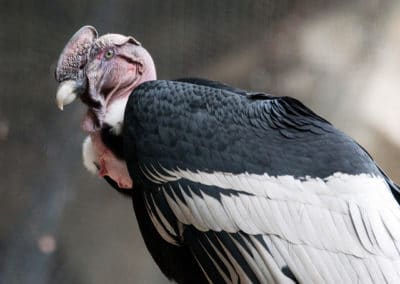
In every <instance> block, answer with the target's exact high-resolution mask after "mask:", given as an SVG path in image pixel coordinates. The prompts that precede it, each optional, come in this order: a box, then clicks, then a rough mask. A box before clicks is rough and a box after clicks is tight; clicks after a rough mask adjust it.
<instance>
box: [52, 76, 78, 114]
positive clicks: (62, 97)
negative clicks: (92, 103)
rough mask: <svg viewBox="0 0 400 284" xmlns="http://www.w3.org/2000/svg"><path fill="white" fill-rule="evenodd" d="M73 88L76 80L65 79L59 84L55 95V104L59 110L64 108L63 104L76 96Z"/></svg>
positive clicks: (68, 102) (71, 100)
mask: <svg viewBox="0 0 400 284" xmlns="http://www.w3.org/2000/svg"><path fill="white" fill-rule="evenodd" d="M75 89H76V82H74V81H65V82H62V83H61V84H60V86H59V88H58V91H57V95H56V104H57V107H58V108H59V109H60V110H64V106H65V105H67V104H70V103H72V102H73V101H74V100H75V98H76V96H77V94H76V93H75Z"/></svg>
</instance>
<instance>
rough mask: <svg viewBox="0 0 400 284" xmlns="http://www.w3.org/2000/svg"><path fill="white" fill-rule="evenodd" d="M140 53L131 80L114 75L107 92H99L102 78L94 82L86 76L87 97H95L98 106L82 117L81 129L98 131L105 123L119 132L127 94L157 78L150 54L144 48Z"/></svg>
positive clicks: (116, 132) (115, 131)
mask: <svg viewBox="0 0 400 284" xmlns="http://www.w3.org/2000/svg"><path fill="white" fill-rule="evenodd" d="M140 53H141V54H140V62H138V63H136V66H135V68H136V76H132V77H131V79H132V81H131V82H130V83H129V84H127V83H126V79H127V78H123V79H121V78H119V76H115V77H116V78H117V79H116V80H115V81H114V82H113V86H114V88H112V89H111V90H109V91H108V93H107V94H100V92H101V90H102V87H103V86H102V84H103V80H102V79H100V80H99V82H96V80H95V79H92V78H90V77H89V78H88V80H89V97H91V98H95V100H96V101H97V103H98V105H99V106H98V107H91V108H89V110H88V113H87V114H86V116H85V117H84V120H83V122H82V129H83V130H84V131H85V132H89V133H91V132H95V131H98V130H99V129H101V127H102V125H103V124H104V123H107V124H108V125H110V126H111V127H112V131H113V132H114V134H115V135H118V134H120V130H121V127H122V123H123V117H124V112H125V107H126V103H127V102H128V99H129V95H130V94H131V93H132V91H133V90H134V89H135V88H136V87H137V86H138V85H140V84H142V83H144V82H147V81H152V80H156V79H157V75H156V70H155V67H154V62H153V59H152V58H151V56H150V54H148V52H147V51H146V50H144V49H143V50H142V52H140ZM131 69H133V68H131ZM129 71H131V70H129ZM124 80H125V82H124ZM104 98H105V99H104Z"/></svg>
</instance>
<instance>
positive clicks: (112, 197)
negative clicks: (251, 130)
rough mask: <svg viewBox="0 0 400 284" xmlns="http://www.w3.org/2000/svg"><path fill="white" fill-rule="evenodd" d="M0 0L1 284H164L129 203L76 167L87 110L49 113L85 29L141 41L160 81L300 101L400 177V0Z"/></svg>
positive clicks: (73, 108)
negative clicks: (64, 64)
mask: <svg viewBox="0 0 400 284" xmlns="http://www.w3.org/2000/svg"><path fill="white" fill-rule="evenodd" d="M0 3H1V6H0V177H1V181H0V202H1V203H0V204H1V205H0V283H32V284H36V283H37V284H39V283H40V284H41V283H61V284H62V283H96V284H98V283H100V284H101V283H167V282H168V281H167V280H166V279H165V278H164V276H163V275H162V274H161V272H160V271H159V270H158V268H157V267H156V266H155V264H154V263H153V261H152V259H151V258H150V255H149V254H148V252H147V251H146V249H145V247H144V243H143V241H142V238H141V236H140V234H139V231H138V227H137V223H136V220H135V216H134V213H133V210H132V204H131V201H130V200H129V199H128V198H125V197H123V196H121V195H119V194H118V193H116V192H115V191H114V190H112V189H111V187H110V186H108V185H107V184H106V183H105V182H104V181H103V180H101V179H99V178H97V177H95V176H92V175H91V174H89V173H88V172H87V171H86V170H85V169H84V167H83V165H82V162H81V144H82V141H83V139H84V137H85V135H84V133H82V131H81V130H80V121H81V119H82V117H83V114H84V111H85V109H84V107H83V105H82V104H80V103H75V104H72V105H70V106H67V107H66V109H65V110H64V112H60V111H59V110H58V109H57V107H56V105H55V92H56V86H57V84H56V82H55V80H54V68H55V64H56V62H57V59H58V56H59V54H60V52H61V50H62V48H63V47H64V45H65V44H66V42H67V41H68V39H69V38H70V37H71V36H72V34H73V33H75V31H77V30H78V29H79V28H80V27H81V26H83V25H85V24H91V25H93V26H95V27H96V28H97V30H98V31H99V33H100V34H103V33H108V32H115V33H122V34H125V35H133V36H134V37H136V38H137V39H138V40H139V41H141V42H142V44H143V45H144V47H145V48H146V49H147V50H148V51H149V52H150V53H151V54H152V56H153V58H154V60H155V63H156V67H157V70H158V77H159V78H162V79H172V78H177V77H185V76H192V77H193V76H197V77H205V78H209V79H212V80H219V81H223V82H225V83H228V84H231V85H234V86H236V87H240V88H246V89H251V90H255V91H265V92H269V93H271V94H274V95H289V96H293V97H296V98H298V99H300V100H302V101H303V102H304V103H305V104H306V105H308V106H309V107H311V108H312V109H313V110H314V111H316V112H317V113H318V114H320V115H322V116H323V117H325V118H327V119H328V120H330V121H331V122H332V123H333V124H335V125H336V126H337V127H338V128H339V129H341V130H343V131H345V132H346V133H348V134H350V135H351V136H352V137H354V138H355V139H356V140H357V141H358V142H359V143H360V144H361V145H363V146H364V147H365V148H366V149H367V150H368V151H369V152H370V154H371V155H372V156H373V157H374V158H375V159H376V160H377V161H378V163H379V164H380V165H381V166H382V167H383V169H384V170H385V171H386V172H387V173H388V175H389V176H390V177H391V178H392V179H393V180H395V181H397V182H399V181H400V114H399V110H400V32H399V27H400V2H399V1H397V0H381V1H379V0H355V1H339V0H334V1H332V0H330V1H328V0H325V1H323V0H302V1H300V0H293V1H291V0H283V1H282V0H265V1H232V0H219V1H161V0H146V1H142V0H137V1H128V0H126V1H87V0H86V1H81V0H80V1H75V0H73V1H0ZM266 145H268V141H266ZM255 151H256V149H255Z"/></svg>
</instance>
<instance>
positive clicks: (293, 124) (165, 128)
mask: <svg viewBox="0 0 400 284" xmlns="http://www.w3.org/2000/svg"><path fill="white" fill-rule="evenodd" d="M104 133H105V134H104V135H102V138H103V141H104V143H105V144H106V145H107V147H108V148H110V149H111V150H112V151H113V152H114V153H115V154H116V156H117V157H123V159H124V160H126V163H127V166H128V169H129V173H130V175H131V177H132V179H133V180H134V188H133V190H132V192H133V194H132V198H133V204H134V209H135V212H136V216H137V219H138V223H139V226H140V229H141V232H142V234H143V238H144V240H145V243H146V246H147V248H148V249H149V251H150V253H151V254H152V256H153V258H154V259H155V261H156V262H157V264H158V265H159V267H160V269H161V270H162V271H163V272H164V274H165V275H166V276H167V277H169V278H170V279H173V280H175V281H177V282H178V283H195V282H198V283H204V282H206V281H207V280H208V281H211V282H214V283H221V282H236V281H237V282H252V283H263V282H265V281H269V282H277V283H281V282H285V281H289V282H290V281H292V283H304V282H307V281H308V280H310V279H314V280H315V279H323V280H325V281H326V282H332V281H333V280H337V279H340V280H342V282H346V279H356V278H357V279H361V280H363V279H366V278H365V277H371V278H368V279H372V281H376V279H380V278H374V277H375V276H366V275H362V273H361V272H360V270H359V269H358V268H357V269H356V268H355V267H357V266H354V267H353V266H352V265H349V266H348V267H347V268H340V269H342V270H343V271H345V272H346V276H343V275H342V274H343V273H340V272H339V273H337V274H335V273H333V272H332V273H333V274H332V273H331V274H330V273H328V272H329V271H330V269H337V271H340V269H339V268H337V267H336V268H335V265H333V267H329V264H326V265H327V266H328V268H327V271H328V272H326V271H322V272H315V271H308V270H309V269H310V267H311V266H312V265H311V264H307V261H300V263H303V264H304V266H299V263H298V262H297V261H299V260H296V259H295V258H296V257H297V258H298V259H301V257H302V256H303V257H304V255H303V254H302V253H303V252H299V251H296V250H295V249H294V251H296V253H295V252H293V256H291V252H290V251H289V253H288V252H287V251H286V250H285V249H283V247H284V246H285V245H286V246H288V245H296V246H300V247H301V246H303V245H304V246H305V248H302V249H303V250H304V251H306V252H305V255H307V254H308V256H309V257H310V259H312V261H313V260H314V265H315V266H316V267H317V266H318V265H321V264H320V263H317V262H318V261H315V259H317V258H318V257H319V256H318V255H317V256H316V255H315V252H314V251H313V250H314V249H316V250H318V251H320V252H321V256H320V257H321V259H324V258H325V260H326V259H329V257H330V254H332V253H333V251H339V252H340V251H341V250H343V251H344V252H345V253H344V254H343V255H345V256H346V257H349V259H350V260H346V261H350V263H351V261H353V260H352V256H351V255H352V254H354V255H357V253H358V250H357V249H354V251H353V249H352V248H347V247H343V248H342V247H340V248H337V249H336V248H335V249H334V250H332V249H331V248H330V244H329V243H327V242H328V241H327V240H323V238H327V236H328V237H329V234H328V235H324V234H325V233H324V232H323V231H324V230H320V229H319V230H317V229H316V228H317V227H318V228H319V227H320V226H322V227H321V228H323V226H324V223H323V222H322V219H318V218H319V216H312V214H311V215H310V213H308V214H309V216H308V218H309V220H308V221H307V222H308V223H307V224H308V225H307V226H311V227H312V226H314V229H313V230H314V231H313V232H312V233H310V232H308V233H307V232H306V231H307V230H309V229H310V228H309V227H305V226H304V227H302V228H303V229H302V230H304V232H303V231H291V230H294V229H293V228H290V226H289V225H287V226H289V228H286V227H285V226H286V225H285V223H288V224H289V223H290V222H292V221H293V220H295V219H296V218H297V216H296V214H297V213H296V214H294V212H297V211H296V210H297V209H295V208H298V207H296V206H298V203H299V202H300V203H302V202H305V203H304V204H305V205H304V204H303V203H302V204H303V205H302V206H308V205H307V204H308V203H307V202H308V201H307V200H306V199H305V200H306V201H302V200H300V201H298V200H294V201H293V200H291V197H288V198H286V197H285V196H284V195H282V196H283V197H282V196H280V195H279V194H280V193H279V192H278V193H275V192H274V191H272V192H267V193H265V194H266V195H265V196H264V195H263V194H264V193H263V192H260V191H257V190H259V189H257V190H256V188H253V187H251V186H248V187H247V188H246V187H245V188H244V189H243V184H245V183H246V182H247V183H248V185H257V184H258V179H260V177H265V175H267V177H268V178H269V179H270V181H273V182H275V181H276V180H278V179H279V178H281V177H283V179H285V177H289V178H290V180H289V184H288V185H287V186H288V188H289V191H290V188H291V187H293V184H291V182H293V183H294V184H299V183H300V184H301V182H304V184H308V183H307V182H310V180H311V181H315V183H318V184H320V185H321V184H329V182H330V180H331V179H332V177H335V174H337V173H340V174H341V175H344V176H345V177H348V176H350V177H358V176H361V177H363V176H364V175H366V176H367V177H368V178H371V179H376V178H377V179H379V180H380V179H382V180H383V181H384V184H383V187H387V188H388V189H390V190H391V191H392V192H393V194H394V195H395V197H396V198H398V196H399V195H398V191H399V189H398V187H397V186H396V185H395V184H394V183H393V182H392V181H391V180H390V179H389V178H387V177H386V176H385V175H384V173H383V172H382V171H381V170H380V169H379V168H378V166H377V165H376V164H375V162H374V161H373V160H372V159H371V157H370V156H369V155H368V153H367V152H366V151H365V150H364V149H362V147H360V146H359V145H358V144H357V143H356V142H354V140H353V139H351V138H350V137H348V136H347V135H345V134H344V133H342V132H340V131H339V130H337V129H336V128H335V127H334V126H332V125H331V124H330V123H329V122H327V121H326V120H325V119H323V118H321V117H320V116H318V115H317V114H315V113H314V112H313V111H311V110H310V109H308V108H307V107H305V106H304V105H303V104H302V103H301V102H299V101H297V100H295V99H293V98H289V97H273V96H270V95H267V94H263V93H252V92H246V91H244V90H240V89H236V88H232V87H229V86H226V85H223V84H220V83H218V82H213V81H208V80H204V79H191V78H190V79H180V80H177V81H150V82H146V83H143V84H141V85H140V86H139V87H137V88H136V89H135V90H134V91H133V93H132V94H131V95H130V98H129V101H128V104H127V107H126V110H125V118H124V126H123V133H122V137H110V136H109V135H110V133H111V135H112V132H109V131H107V132H104ZM121 143H122V144H121ZM247 177H250V180H249V181H246V178H247ZM208 178H209V179H210V180H208ZM211 179H213V180H211ZM221 179H222V181H221ZM338 179H340V177H338ZM238 180H239V181H240V182H243V184H241V185H240V186H236V184H234V181H238ZM109 182H110V181H109ZM111 182H112V181H111ZM279 182H281V181H279ZM221 184H222V185H223V186H221ZM113 186H114V187H116V188H117V189H118V187H117V186H116V185H115V183H114V185H113ZM280 186H282V185H281V184H280ZM329 189H330V190H332V188H329ZM268 190H269V189H268ZM310 190H312V189H310ZM338 190H341V189H338ZM349 190H352V188H349ZM304 191H305V193H304V194H305V195H307V194H308V193H307V188H305V189H304ZM293 193H294V194H298V193H297V192H293ZM317 193H319V192H317ZM274 194H278V195H276V196H277V197H276V196H275V195H274ZM313 194H314V193H313ZM338 194H340V193H338ZM366 194H369V191H366ZM339 197H340V196H339ZM282 198H283V199H282ZM335 198H336V197H335ZM340 198H341V197H340ZM391 198H392V197H391ZM254 202H255V203H254ZM257 202H258V203H257ZM312 202H314V201H312ZM312 202H311V203H310V204H311V205H312V206H313V203H312ZM256 204H258V205H256ZM323 204H325V203H323ZM327 204H328V205H327V206H330V204H331V203H327ZM332 204H333V203H332ZM340 204H341V203H340ZM250 205H251V206H250ZM311 205H310V210H319V209H318V208H319V207H318V206H323V205H318V206H317V207H316V208H317V209H315V208H314V207H312V206H311ZM392 205H393V204H392ZM392 205H391V206H392ZM395 205H396V206H397V204H395ZM257 206H260V207H257ZM265 206H269V209H268V210H267V211H268V212H270V213H271V212H272V213H271V215H263V214H264V213H265V212H264V213H263V212H261V211H260V210H259V209H260V208H264V207H265ZM282 206H283V207H282ZM286 206H287V208H288V209H282V208H284V207H286ZM291 206H292V207H291ZM332 206H336V205H332ZM337 206H338V207H337V208H336V207H335V208H334V209H331V208H329V207H328V208H327V209H326V210H333V211H329V212H330V213H329V214H332V218H333V219H334V220H336V219H335V218H334V217H335V216H336V215H335V212H336V210H342V207H341V206H342V205H337ZM359 206H361V205H359ZM393 206H394V205H393ZM232 208H234V209H232ZM313 208H314V209H313ZM360 208H361V207H360ZM224 210H225V211H224ZM257 210H258V211H257ZM282 210H286V211H282ZM321 210H322V211H321V212H319V211H318V212H319V213H320V214H322V216H325V215H323V214H325V213H324V212H326V210H325V208H322V209H321ZM349 210H350V211H349V212H350V213H348V217H349V220H351V218H353V222H354V223H353V224H354V229H353V230H354V231H351V232H353V233H354V236H352V237H351V238H352V239H354V238H355V239H357V237H356V236H357V234H358V238H359V242H360V244H361V245H360V247H362V248H364V249H365V250H366V251H368V248H367V247H368V245H366V244H365V243H364V242H365V239H364V237H363V236H362V235H361V233H360V232H363V231H362V230H364V229H363V228H361V227H359V225H358V223H357V219H356V218H358V217H356V215H355V213H354V211H352V210H353V209H351V206H350V205H349ZM236 211H237V212H236ZM306 211H307V210H306ZM285 212H286V213H285ZM310 212H314V211H310ZM236 214H238V215H236ZM285 214H289V215H291V214H292V215H291V216H292V217H291V218H292V219H293V220H288V219H287V218H286V217H285V216H289V215H285ZM240 215H242V216H240ZM334 215H335V216H334ZM346 216H347V215H346ZM247 217H248V218H247ZM241 218H242V219H241ZM246 218H247V219H246ZM315 218H317V219H315ZM360 218H361V219H362V220H364V221H365V220H366V219H365V218H366V217H365V216H363V215H362V213H361V217H360ZM382 218H383V217H382ZM243 220H244V221H243ZM246 220H247V222H248V224H246ZM315 220H317V221H315ZM253 221H254V222H253ZM383 221H384V220H383ZM224 222H226V223H224ZM268 222H271V223H268ZM274 222H275V223H274ZM293 222H295V221H293ZM301 222H303V221H302V220H300V221H298V223H299V224H303V223H301ZM313 222H314V223H313ZM326 222H327V224H326V226H328V224H330V223H329V222H328V220H326ZM350 222H351V221H350ZM261 223H262V224H261ZM267 223H268V224H267ZM365 224H367V223H365ZM303 225H304V224H303ZM315 226H317V227H315ZM366 226H367V225H366ZM371 226H372V227H371V228H372V229H371V228H369V229H365V230H372V231H373V230H374V227H373V225H371ZM343 228H344V227H340V225H339V224H338V223H337V227H334V230H337V231H335V233H336V234H339V235H340V234H341V229H343ZM274 230H275V231H274ZM326 230H327V231H328V228H327V229H326ZM329 230H332V228H331V227H329ZM387 230H388V231H390V230H391V229H389V228H388V229H387ZM319 231H321V232H319ZM351 232H350V233H349V234H350V235H351V234H352V233H351ZM329 233H330V234H332V235H334V234H335V233H331V232H329ZM307 234H311V235H312V236H311V235H307ZM313 234H315V235H313ZM318 234H321V235H318ZM303 235H304V236H303ZM310 236H311V237H310ZM315 236H317V237H318V236H319V237H320V238H321V240H319V241H318V240H316V238H315ZM308 237H310V238H309V239H307V238H308ZM375 238H376V242H380V241H381V239H380V236H378V234H377V235H376V236H375ZM297 239H299V241H297ZM303 239H304V240H303ZM385 240H386V239H385ZM331 241H332V242H331V243H332V246H335V245H337V244H335V241H334V239H332V240H331ZM392 241H393V242H394V243H396V242H397V241H396V240H395V237H393V240H392ZM344 242H346V241H344ZM371 242H372V243H373V242H375V241H371ZM339 246H340V244H339ZM372 246H374V244H373V245H372ZM308 249H310V251H308ZM335 257H336V258H338V259H339V258H340V257H342V254H340V253H339V254H338V256H335ZM368 257H370V256H369V255H368ZM396 257H397V258H398V255H396ZM291 258H293V259H291ZM366 259H367V257H366ZM373 260H374V259H373ZM329 261H332V260H329ZM354 261H355V260H354ZM368 261H370V260H369V258H368ZM319 262H321V263H323V261H319ZM260 263H262V264H260ZM332 263H334V262H332ZM332 263H331V264H332ZM307 265H309V266H307ZM310 265H311V266H310ZM393 267H395V265H394V264H393ZM321 269H322V268H321ZM381 269H382V271H383V272H382V275H385V277H386V274H385V273H387V271H384V268H381ZM388 269H389V271H390V270H391V268H388ZM317 270H318V269H317ZM307 277H310V278H307ZM335 277H336V278H335ZM338 277H339V278H338ZM340 277H343V278H340ZM345 277H348V278H345ZM377 277H378V276H377ZM399 277H400V275H399ZM343 279H345V280H343ZM331 280H332V281H331ZM389 282H390V281H389Z"/></svg>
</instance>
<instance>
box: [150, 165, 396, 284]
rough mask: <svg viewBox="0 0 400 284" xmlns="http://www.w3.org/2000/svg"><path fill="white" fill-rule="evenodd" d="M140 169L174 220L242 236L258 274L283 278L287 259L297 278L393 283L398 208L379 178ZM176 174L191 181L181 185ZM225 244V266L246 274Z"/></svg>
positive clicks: (239, 273) (241, 275) (275, 279)
mask: <svg viewBox="0 0 400 284" xmlns="http://www.w3.org/2000/svg"><path fill="white" fill-rule="evenodd" d="M146 170H147V173H146V176H150V177H151V179H152V180H155V181H157V184H159V185H161V186H160V188H159V189H160V192H159V194H163V195H164V196H165V198H166V200H167V203H168V205H169V206H170V208H171V210H172V212H173V213H174V215H175V216H176V218H177V219H178V220H179V222H181V223H183V224H186V225H193V226H194V227H195V228H196V229H197V230H199V231H202V232H207V231H214V232H221V231H225V232H228V233H244V234H247V235H249V237H250V240H251V241H249V239H247V241H248V244H247V247H248V248H249V249H250V251H251V252H252V254H251V255H249V254H248V253H247V252H246V251H245V250H243V248H240V246H241V244H239V243H235V245H236V246H237V247H238V248H239V251H240V253H241V254H242V256H243V257H244V258H245V259H246V262H247V263H248V265H249V266H250V267H251V269H252V271H253V272H254V273H255V275H257V277H258V278H262V279H264V280H271V279H274V281H275V282H279V283H282V281H281V280H282V279H280V280H279V277H282V275H283V274H282V273H280V272H279V267H282V266H284V265H287V266H288V267H289V268H290V271H291V272H292V273H293V274H294V275H295V277H296V279H297V280H299V281H300V282H302V283H357V282H360V283H385V282H387V283H400V210H399V206H398V204H397V203H396V201H395V200H394V198H393V196H392V194H391V192H390V189H389V188H388V186H387V184H386V182H385V180H384V179H382V178H380V177H376V176H371V175H368V174H361V175H347V174H340V173H336V174H334V175H332V176H330V177H328V178H326V179H313V178H306V179H304V180H299V179H295V178H293V177H291V176H278V177H271V176H268V175H267V174H264V175H256V174H249V173H243V174H237V175H235V174H232V173H222V172H214V173H206V172H200V171H197V172H192V171H187V170H181V169H178V170H174V171H171V170H167V169H163V171H164V172H165V173H166V174H165V173H164V174H161V173H160V172H157V171H156V170H155V169H154V168H152V170H151V171H150V170H148V169H146ZM183 180H186V181H187V180H188V181H191V182H193V185H191V187H183V186H182V184H183V183H181V181H183ZM172 184H173V186H172ZM205 185H206V186H214V187H217V189H216V191H218V188H219V191H220V192H221V194H220V195H219V198H216V197H214V196H216V195H214V196H211V195H209V194H207V192H206V191H205V190H204V189H203V188H202V187H204V186H205ZM224 190H230V192H232V191H233V192H234V193H230V194H224ZM171 192H172V194H171ZM199 192H200V195H199ZM176 194H179V195H180V196H183V198H180V197H178V196H177V195H176ZM256 235H262V239H263V241H264V243H265V244H266V245H267V246H268V248H269V251H268V252H267V251H266V250H265V249H263V247H262V246H261V245H260V244H259V243H258V241H257V240H255V239H254V240H253V239H251V236H256ZM221 246H222V247H223V248H224V245H223V244H221ZM214 248H215V247H214ZM224 250H225V252H224V253H225V254H226V255H227V256H228V260H226V261H229V263H230V265H231V267H230V269H232V268H233V269H234V270H235V271H236V273H238V276H239V278H240V279H242V280H245V279H244V278H243V277H245V275H244V274H243V271H239V270H238V269H239V268H238V267H237V263H235V261H236V260H234V259H233V260H232V259H231V257H230V254H229V252H227V251H226V249H224ZM272 259H273V263H275V266H276V267H275V266H274V265H272V262H271V261H272ZM277 267H278V268H277ZM277 269H278V270H277ZM223 277H224V278H225V277H227V275H223ZM285 279H286V278H285ZM246 280H248V279H246ZM261 282H262V281H261Z"/></svg>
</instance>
